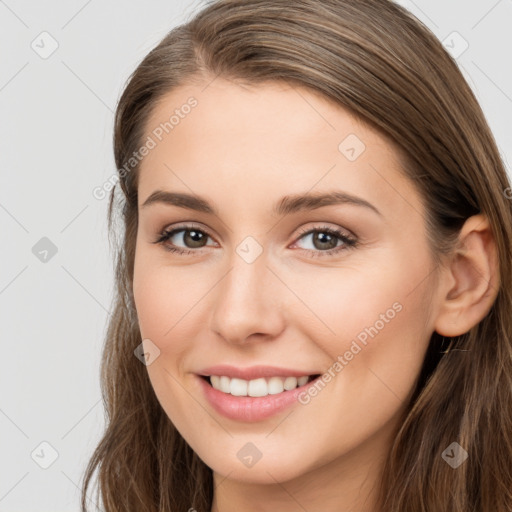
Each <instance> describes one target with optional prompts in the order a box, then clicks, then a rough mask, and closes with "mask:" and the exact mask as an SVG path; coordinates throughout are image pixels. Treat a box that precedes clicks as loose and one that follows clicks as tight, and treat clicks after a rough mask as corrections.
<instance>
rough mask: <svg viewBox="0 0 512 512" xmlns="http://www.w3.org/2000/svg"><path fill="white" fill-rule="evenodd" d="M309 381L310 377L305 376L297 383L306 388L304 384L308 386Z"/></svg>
mask: <svg viewBox="0 0 512 512" xmlns="http://www.w3.org/2000/svg"><path fill="white" fill-rule="evenodd" d="M308 379H309V377H308V376H307V375H304V377H299V378H298V379H297V383H298V384H299V386H304V384H306V382H307V381H308Z"/></svg>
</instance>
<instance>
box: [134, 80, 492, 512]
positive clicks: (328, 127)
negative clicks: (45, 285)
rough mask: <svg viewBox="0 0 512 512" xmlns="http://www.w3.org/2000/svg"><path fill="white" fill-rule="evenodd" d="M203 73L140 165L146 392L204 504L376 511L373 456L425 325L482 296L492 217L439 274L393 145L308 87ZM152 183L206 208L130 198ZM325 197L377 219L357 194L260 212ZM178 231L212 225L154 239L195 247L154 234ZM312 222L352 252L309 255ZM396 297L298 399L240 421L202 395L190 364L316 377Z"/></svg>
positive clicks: (394, 420)
mask: <svg viewBox="0 0 512 512" xmlns="http://www.w3.org/2000/svg"><path fill="white" fill-rule="evenodd" d="M206 83H207V82H205V83H204V84H200V85H187V86H182V87H180V88H177V89H174V90H173V91H171V92H170V93H168V94H167V95H166V97H165V98H164V99H163V101H161V102H160V103H159V104H158V105H157V106H156V108H155V110H154V111H153V112H152V114H151V116H150V119H149V121H148V123H147V125H146V127H147V129H146V135H145V136H144V139H145V138H146V137H147V136H148V135H151V133H152V130H153V129H154V128H155V127H157V126H158V125H159V124H160V123H161V122H165V121H166V120H168V118H169V115H170V113H172V111H174V110H175V109H176V108H179V107H180V106H181V105H183V104H184V103H186V101H187V98H189V97H190V96H194V97H195V98H196V99H197V100H198V105H197V107H195V109H193V110H192V111H191V112H190V114H188V115H187V116H184V118H183V119H180V122H179V124H178V125H177V126H175V127H174V129H173V130H172V131H170V132H169V134H168V135H166V136H165V137H164V138H163V139H162V141H161V142H159V143H158V144H157V145H156V147H155V148H153V149H152V150H151V151H150V152H149V154H147V156H145V157H144V159H143V161H142V163H141V167H140V176H139V185H138V190H139V194H138V196H139V226H138V232H137V242H136V257H135V269H134V282H133V287H134V297H135V303H136V308H137V315H138V318H139V325H140V330H141V335H142V338H143V339H145V340H147V339H149V340H151V343H152V344H153V346H156V347H158V350H159V351H160V353H159V355H158V357H156V358H155V360H154V361H153V362H152V363H151V364H150V365H148V366H147V370H148V373H149V377H150V380H151V383H152V385H153V387H154V390H155V393H156V395H157V397H158V400H159V401H160V403H161V405H162V407H163V409H164V410H165V412H166V414H167V415H168V416H169V418H170V419H171V420H172V422H173V423H174V424H175V426H176V428H177V429H178V430H179V432H180V433H181V435H182V436H183V437H184V438H185V440H186V441H187V442H188V443H189V444H190V446H191V447H192V448H193V449H194V451H195V452H196V453H197V454H198V455H199V457H200V458H201V459H202V460H203V461H204V462H205V463H206V464H207V465H208V466H209V467H210V468H212V470H213V474H214V482H215V486H216V487H215V494H214V503H213V507H212V512H213V511H215V512H230V511H238V510H246V511H275V510H280V511H282V512H287V511H296V510H304V509H305V510H323V511H326V512H329V511H335V510H336V511H337V512H339V511H345V512H348V511H353V512H355V511H363V510H364V511H378V510H379V508H378V502H377V501H378V500H377V497H376V486H377V483H378V479H379V477H380V475H381V471H382V464H383V461H384V459H385V456H386V454H387V452H388V450H389V447H390V443H391V440H392V437H393V435H394V433H395V432H396V429H397V428H398V426H399V424H400V419H401V415H402V413H403V412H404V410H405V408H406V406H407V402H408V399H409V398H410V396H411V394H412V391H413V389H414V385H415V383H416V380H417V378H418V375H419V372H420V369H421V365H422V362H423V358H424V355H425V351H426V349H427V346H428V342H429V340H430V337H431V335H432V333H433V332H434V331H435V330H437V331H438V332H440V333H441V334H445V335H447V336H454V335H456V334H461V333H463V332H466V331H467V330H468V329H470V328H471V327H472V326H473V325H475V324H476V323H478V322H479V321H480V320H481V319H482V318H483V317H484V316H485V315H486V314H487V312H488V311H489V309H490V307H491V305H492V302H493V301H494V298H495V296H496V293H497V292H496V289H497V285H496V266H497V262H496V255H495V247H494V242H493V238H492V235H491V233H490V230H489V225H488V222H487V220H486V218H485V217H484V216H475V217H472V218H470V219H468V221H467V222H466V225H465V226H464V228H463V230H462V232H461V236H460V240H461V243H462V244H463V245H461V247H463V249H462V250H460V251H458V252H457V253H454V254H453V255H452V256H450V258H446V260H445V263H444V264H443V266H441V267H437V268H436V267H435V266H434V263H433V261H432V258H431V253H430V252H429V246H428V241H427V237H426V231H425V223H424V207H423V205H422V198H421V196H420V195H419V193H418V192H417V191H416V190H415V188H414V187H413V185H412V183H410V182H409V181H408V180H407V179H406V178H405V177H404V176H403V175H402V174H401V172H400V155H399V153H398V150H397V148H396V147H395V146H394V145H393V144H392V142H391V141H390V140H388V139H386V138H384V137H383V136H382V135H380V134H379V133H377V132H376V131H374V130H372V129H371V128H370V127H368V126H366V125H364V124H363V123H361V122H359V121H357V119H355V118H354V117H352V116H351V115H350V114H349V113H348V112H347V111H346V110H344V109H342V108H341V107H340V106H338V105H336V104H334V103H331V102H330V101H328V100H326V99H324V98H323V97H321V96H320V95H318V94H316V93H314V92H312V91H309V90H307V89H303V88H297V87H290V86H289V85H286V84H283V83H279V82H269V83H266V84H258V85H254V86H247V85H244V86H242V85H240V84H237V83H234V82H232V81H227V80H224V79H221V78H217V79H215V80H214V81H213V82H211V83H210V84H209V86H208V87H206V88H205V86H206ZM349 134H355V135H356V136H357V137H358V138H359V139H360V140H361V141H363V143H364V144H365V146H366V149H365V150H364V151H363V152H362V154H361V155H360V156H359V157H358V158H357V159H355V160H354V161H350V160H349V159H348V158H347V157H346V155H345V154H344V153H343V152H342V151H340V150H339V149H338V146H339V144H340V142H342V141H343V140H344V139H345V138H346V137H347V136H348V135H349ZM155 190H168V191H174V192H184V193H192V194H196V195H199V196H201V197H204V198H206V199H207V200H208V202H209V203H211V204H212V205H214V206H215V208H216V209H217V210H218V215H213V214H208V213H203V212H197V211H193V210H188V209H185V208H181V207H178V206H175V205H169V204H163V203H153V204H151V205H149V206H146V207H142V204H143V203H144V202H145V200H146V199H147V198H148V197H149V196H150V194H151V193H153V192H154V191H155ZM330 190H343V191H345V192H347V193H349V194H352V195H355V196H358V197H360V198H362V199H364V200H366V201H368V202H369V203H371V204H372V205H374V206H375V208H377V209H378V210H379V212H380V215H379V214H377V213H375V212H374V211H373V210H371V209H370V208H365V207H362V206H357V205H353V204H336V205H330V206H323V207H321V208H317V209H314V210H311V211H300V212H295V213H291V214H289V215H286V216H277V215H274V214H272V211H271V210H272V207H273V205H274V204H275V203H277V202H278V201H279V200H280V199H281V197H282V196H285V195H288V194H299V193H305V192H308V191H309V192H327V191H330ZM183 223H192V224H193V225H194V227H196V228H197V229H200V230H202V231H203V233H206V234H207V235H208V236H206V235H203V236H204V237H205V238H204V240H205V241H204V242H203V244H202V246H201V244H199V245H198V244H196V245H191V244H193V241H192V242H191V239H190V237H184V235H187V234H189V233H190V232H183V231H181V232H179V233H177V234H175V235H174V237H173V238H172V239H171V240H169V241H167V242H166V243H167V245H172V244H173V243H174V245H175V246H177V247H179V248H184V249H188V250H190V251H195V252H193V253H192V254H183V255H180V254H176V253H172V252H169V251H166V250H165V248H164V245H163V244H155V243H153V242H154V241H155V240H157V239H158V237H159V235H160V234H161V232H162V231H164V230H170V229H171V228H178V227H180V226H181V225H182V224H183ZM325 226H327V227H330V228H337V229H339V230H341V231H342V232H343V233H344V234H346V235H349V236H353V237H355V238H356V239H357V240H358V241H359V244H358V245H357V246H356V247H348V248H347V247H345V248H343V246H344V244H343V242H342V241H341V240H339V241H338V242H337V244H336V243H335V242H334V243H333V245H337V247H338V248H339V247H342V250H341V251H340V252H338V253H337V254H331V255H323V254H319V253H322V251H323V252H325V250H326V244H325V242H324V245H322V243H321V241H320V242H318V241H317V242H316V243H315V241H314V239H313V234H305V235H303V234H301V233H302V232H301V231H300V230H304V231H303V232H306V231H307V230H309V229H313V228H316V229H318V231H319V232H320V233H321V232H322V228H324V227H325ZM306 228H307V229H306ZM248 236H251V237H253V238H254V239H255V240H256V241H257V243H258V244H259V245H260V246H261V248H262V249H263V252H262V253H261V254H260V255H259V256H258V257H257V258H256V259H255V260H254V261H253V262H251V263H248V262H247V261H245V260H244V259H243V258H241V257H240V256H239V254H238V253H237V252H236V249H237V247H238V246H239V245H240V244H241V242H243V241H244V239H245V238H246V237H248ZM335 240H336V239H335ZM333 245H329V246H328V247H327V248H331V247H333ZM251 250H254V249H251ZM394 303H398V304H399V305H401V310H400V312H397V313H396V314H395V315H394V318H393V319H391V320H389V321H388V322H385V325H384V327H383V328H381V329H380V330H379V332H378V334H376V335H375V336H374V337H373V338H369V339H368V342H367V345H366V346H364V345H362V344H360V345H361V347H362V349H361V350H360V351H359V352H358V353H357V355H355V356H354V357H353V359H352V360H350V361H348V364H347V365H346V366H344V367H343V369H342V371H339V372H338V373H337V374H336V377H335V378H333V379H332V380H331V381H330V382H329V383H328V384H327V385H326V386H325V388H323V389H322V390H321V391H320V392H319V393H318V394H317V396H315V397H314V398H312V399H311V400H310V402H309V403H307V404H306V405H302V404H299V403H296V404H294V405H293V406H292V407H290V408H288V409H286V410H285V411H283V412H282V413H279V414H277V415H275V416H273V417H271V418H268V419H266V420H263V421H260V422H253V423H244V422H238V421H234V420H231V419H227V418H225V417H223V416H221V415H219V414H218V413H216V412H215V411H214V410H213V409H212V407H211V406H210V405H209V403H208V402H207V400H206V399H205V397H204V396H203V394H202V392H201V389H200V387H199V382H198V378H197V377H196V375H195V374H196V372H198V371H200V370H201V369H202V368H205V367H207V366H210V365H213V364H220V363H228V364H232V365H234V366H240V367H247V366H252V365H256V364H267V365H277V366H285V367H287V368H294V369H301V370H302V369H304V373H305V374H313V373H322V372H325V371H326V370H328V368H330V367H332V366H333V363H334V362H335V361H336V358H337V357H338V356H339V355H343V354H345V353H346V351H347V350H349V349H350V346H351V343H352V342H353V340H354V339H356V337H357V336H358V334H360V333H361V332H362V331H364V329H365V327H369V326H372V325H374V324H375V323H376V321H377V320H379V318H381V317H380V315H381V314H385V312H386V311H387V310H389V309H390V308H392V305H393V304H394ZM147 343H148V342H147V341H145V344H147ZM246 443H252V444H254V445H255V446H256V447H257V449H258V450H259V452H261V454H262V457H261V459H260V460H259V461H258V462H257V463H256V464H255V465H253V466H252V467H246V466H245V465H244V464H243V463H242V462H241V461H240V460H239V459H238V457H237V452H238V451H239V450H240V449H241V448H242V447H243V446H244V445H245V444H246ZM191 506H192V504H191Z"/></svg>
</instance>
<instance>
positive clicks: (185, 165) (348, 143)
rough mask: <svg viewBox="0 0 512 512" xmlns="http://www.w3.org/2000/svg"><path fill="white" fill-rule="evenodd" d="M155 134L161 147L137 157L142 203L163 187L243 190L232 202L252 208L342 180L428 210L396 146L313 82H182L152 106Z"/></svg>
mask: <svg viewBox="0 0 512 512" xmlns="http://www.w3.org/2000/svg"><path fill="white" fill-rule="evenodd" d="M149 138H150V139H151V140H153V142H154V147H153V148H152V149H151V150H150V151H149V153H148V154H147V155H146V156H145V157H144V159H143V160H142V162H141V165H140V179H139V197H140V202H142V201H143V200H144V198H145V197H147V196H148V195H149V194H150V193H151V192H152V191H153V190H154V189H156V188H167V189H172V188H177V189H180V190H182V191H187V192H189V193H196V194H199V195H207V196H210V197H213V196H214V195H215V194H217V193H218V194H220V195H221V196H222V197H225V196H226V194H227V193H229V192H230V191H231V192H234V191H236V192H237V198H234V197H233V198H232V205H233V206H234V205H237V204H238V205H239V206H240V207H241V208H242V207H244V208H245V209H246V210H247V209H248V208H249V207H250V204H251V203H252V202H255V203H258V204H259V205H260V206H261V207H263V206H264V205H265V204H267V203H268V200H269V198H270V196H275V197H278V196H279V197H280V196H282V195H284V194H285V193H286V194H293V193H303V192H305V191H308V190H315V191H323V190H328V189H331V188H336V189H340V188H343V189H344V190H346V191H347V192H349V193H352V194H357V195H360V196H365V199H367V200H369V201H371V202H372V203H375V204H379V205H381V207H382V208H381V207H379V208H380V209H383V210H386V209H387V210H392V209H394V210H395V211H397V213H399V212H398V210H399V206H402V207H403V208H405V209H409V210H410V209H411V208H413V209H416V210H417V211H419V210H420V209H421V205H420V202H421V200H420V198H419V196H418V195H417V193H416V191H415V189H414V188H413V185H412V183H410V182H409V180H406V179H405V178H404V177H403V175H402V173H401V171H400V153H399V151H398V149H397V147H396V146H395V145H394V144H393V143H392V142H391V141H390V140H389V139H388V138H386V137H385V136H383V135H382V134H380V133H378V132H377V131H376V130H374V129H372V128H371V127H370V126H368V125H367V124H365V123H363V122H361V121H360V120H358V119H357V118H355V117H354V116H352V115H351V114H350V113H349V112H348V111H347V110H346V109H344V108H343V107H341V106H340V105H338V104H336V103H334V102H332V101H330V100H329V99H327V98H325V97H323V96H322V95H320V94H319V93H316V92H315V91H312V90H310V89H307V88H302V87H297V86H290V85H289V84H285V83H282V82H268V83H264V84H255V85H250V86H247V85H241V84H236V83H233V82H231V81H228V80H224V79H220V78H217V79H215V80H214V81H213V82H211V83H209V84H201V85H187V86H182V87H179V88H176V89H174V90H172V91H171V92H170V93H168V94H167V95H165V96H164V97H163V98H162V99H161V100H160V101H159V102H158V104H156V105H155V106H154V108H153V111H152V113H151V116H150V117H149V119H148V121H147V123H146V129H145V136H144V140H149ZM187 189H188V190H187ZM232 195H233V194H232ZM405 198H407V200H405ZM400 203H406V204H404V205H400ZM407 205H408V206H407Z"/></svg>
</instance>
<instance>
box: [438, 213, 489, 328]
mask: <svg viewBox="0 0 512 512" xmlns="http://www.w3.org/2000/svg"><path fill="white" fill-rule="evenodd" d="M446 272H447V273H448V275H446V274H445V276H446V277H445V280H446V282H447V283H449V284H448V286H447V287H446V288H445V289H442V284H441V285H440V286H441V293H442V294H443V295H442V297H441V302H440V307H439V311H438V315H437V318H436V322H435V330H436V332H438V333H439V334H441V335H442V336H447V337H453V336H459V335H461V334H464V333H466V332H468V331H469V330H470V329H471V328H472V327H474V326H475V325H477V324H478V323H479V322H480V321H481V320H482V319H483V318H484V317H485V316H486V315H487V313H488V312H489V310H490V309H491V307H492V304H493V303H494V300H495V299H496V296H497V295H498V289H499V262H498V257H497V250H496V244H495V240H494V235H493V233H492V229H491V226H490V224H489V221H488V219H487V217H486V216H485V215H483V214H479V215H474V216H472V217H470V218H469V219H467V220H466V222H465V223H464V226H463V227H462V229H461V231H460V234H459V244H458V246H457V248H456V249H455V250H454V252H453V254H452V255H451V256H450V258H449V264H448V265H447V268H446Z"/></svg>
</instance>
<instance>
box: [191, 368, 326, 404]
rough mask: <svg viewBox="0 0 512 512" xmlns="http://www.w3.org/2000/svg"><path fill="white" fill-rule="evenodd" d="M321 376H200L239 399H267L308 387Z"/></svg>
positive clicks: (209, 383)
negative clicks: (270, 396)
mask: <svg viewBox="0 0 512 512" xmlns="http://www.w3.org/2000/svg"><path fill="white" fill-rule="evenodd" d="M320 375H321V374H319V373H317V374H313V375H302V376H299V377H294V376H288V377H283V376H271V377H259V378H257V379H252V380H246V379H240V378H236V377H228V376H227V375H199V377H200V378H201V379H203V380H204V381H205V382H206V383H207V384H208V385H209V386H211V387H212V388H213V389H215V390H217V391H220V392H221V393H224V394H226V395H231V396H239V397H244V396H245V397H254V398H257V397H265V396H268V395H279V394H281V393H286V392H287V391H293V390H295V389H297V388H301V387H303V386H306V385H308V384H309V383H310V382H312V381H313V380H315V379H317V378H318V377H320Z"/></svg>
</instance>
